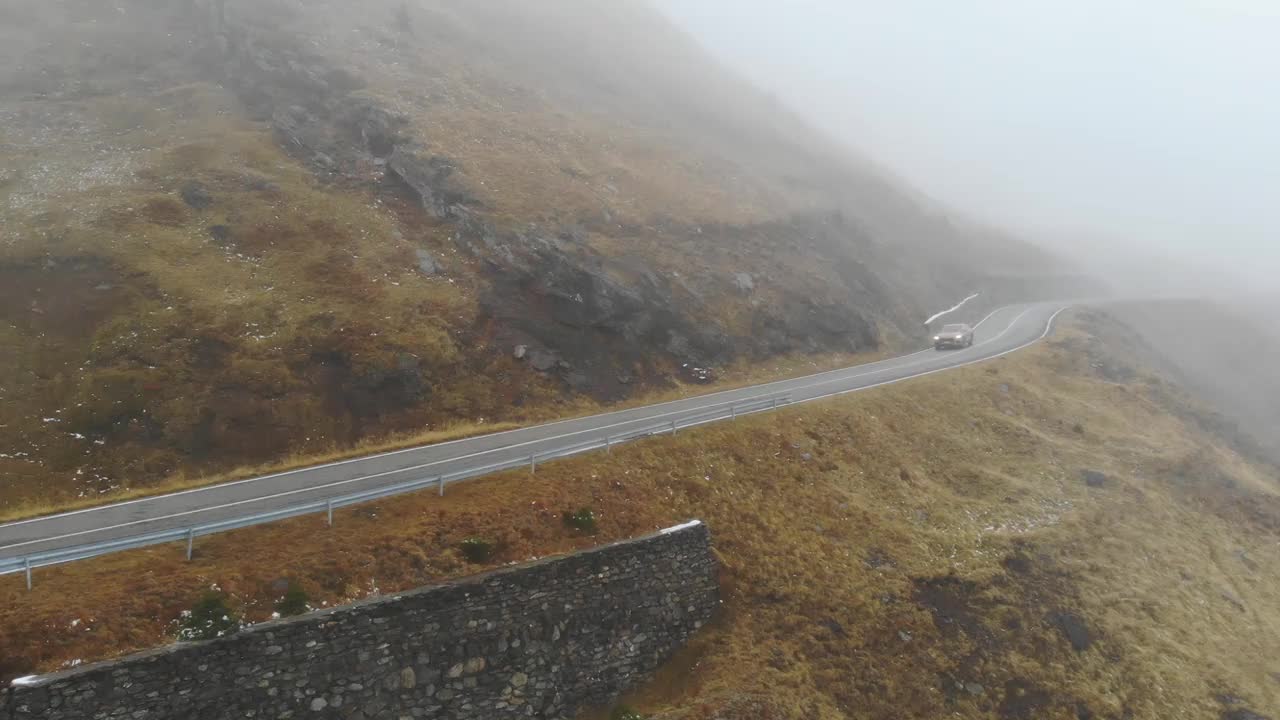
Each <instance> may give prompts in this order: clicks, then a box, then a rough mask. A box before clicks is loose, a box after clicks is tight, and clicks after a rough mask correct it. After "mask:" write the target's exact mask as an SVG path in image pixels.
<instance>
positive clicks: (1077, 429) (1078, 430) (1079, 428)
mask: <svg viewBox="0 0 1280 720" xmlns="http://www.w3.org/2000/svg"><path fill="white" fill-rule="evenodd" d="M1071 429H1072V430H1073V431H1074V432H1075V434H1077V435H1083V434H1084V425H1081V424H1080V423H1076V424H1075V425H1072V426H1071Z"/></svg>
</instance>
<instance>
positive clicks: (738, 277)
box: [733, 272, 756, 294]
mask: <svg viewBox="0 0 1280 720" xmlns="http://www.w3.org/2000/svg"><path fill="white" fill-rule="evenodd" d="M733 286H734V287H736V288H737V289H738V292H740V293H743V294H749V293H750V292H751V291H752V290H755V289H756V281H755V278H753V277H751V274H750V273H741V272H740V273H737V274H735V275H734V276H733Z"/></svg>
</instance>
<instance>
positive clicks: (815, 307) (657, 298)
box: [207, 8, 896, 399]
mask: <svg viewBox="0 0 1280 720" xmlns="http://www.w3.org/2000/svg"><path fill="white" fill-rule="evenodd" d="M243 12H244V9H243V8H241V9H239V10H235V11H233V9H231V8H228V9H227V10H226V11H225V12H221V11H218V12H214V14H215V15H217V16H218V18H219V19H218V20H217V22H211V23H210V25H211V26H216V27H217V28H218V30H217V31H216V32H213V33H212V36H213V38H214V40H212V41H210V42H209V43H207V44H208V46H209V48H210V52H215V53H217V58H218V60H217V63H216V65H217V66H218V67H219V68H221V71H220V72H221V75H222V77H223V79H224V82H225V83H226V84H227V85H228V86H230V87H232V88H234V89H235V90H236V92H237V93H238V94H239V95H240V97H241V98H242V99H243V100H244V102H245V103H246V105H248V106H249V107H250V108H251V109H252V110H253V111H254V112H255V113H256V114H258V115H259V116H261V117H262V118H264V119H267V120H269V121H270V122H271V124H272V126H273V127H274V128H275V130H276V132H277V133H278V135H279V137H280V141H281V143H282V144H283V145H284V146H285V147H286V148H288V149H289V151H290V152H291V153H293V154H294V155H296V156H297V157H299V158H300V159H302V160H303V161H305V162H306V163H307V164H308V165H310V166H311V167H312V168H313V169H314V170H315V171H316V173H317V174H318V175H319V176H320V177H322V178H325V179H327V180H329V181H333V182H342V183H357V184H364V185H366V186H368V187H372V188H378V189H382V190H384V191H386V190H392V191H398V192H403V193H407V194H408V195H409V196H411V197H412V198H413V200H414V201H415V202H416V203H417V204H418V205H420V206H421V208H422V210H423V211H424V213H425V214H426V215H428V216H429V217H430V218H431V219H432V221H434V222H444V223H449V224H451V225H453V226H454V227H455V228H456V230H455V233H454V239H455V241H456V243H457V245H458V247H459V248H460V249H461V250H463V251H464V252H465V253H466V254H467V255H468V256H470V257H471V258H473V259H475V260H477V261H479V263H480V266H481V267H482V268H484V270H485V271H486V274H487V276H488V277H487V281H488V283H487V287H486V288H484V289H483V290H482V294H481V303H480V304H481V308H482V317H480V318H479V319H478V320H477V327H478V328H480V330H478V332H483V333H485V334H487V335H489V336H491V337H488V338H486V340H489V339H492V340H495V341H497V345H498V346H499V347H514V346H516V345H525V346H527V348H528V352H527V354H526V355H524V356H522V357H525V358H526V359H527V362H529V363H530V365H532V366H533V367H534V369H536V370H538V371H540V372H544V373H552V374H556V375H558V376H559V377H561V378H562V379H563V380H564V381H565V383H566V384H567V385H568V386H569V387H572V388H573V389H575V390H578V391H582V392H587V393H590V394H592V395H594V396H596V397H598V398H601V399H614V398H618V397H621V396H623V395H625V394H626V393H628V392H629V391H630V386H631V385H632V384H633V383H635V382H637V381H639V382H644V381H646V380H657V381H659V382H661V381H662V379H663V378H665V377H668V376H669V375H670V373H671V372H672V370H673V368H674V369H675V372H677V373H680V374H682V375H683V376H684V379H686V380H689V381H695V382H703V381H706V380H709V379H710V378H711V377H713V375H712V373H711V372H710V371H709V370H708V368H712V367H714V366H718V365H722V364H724V363H727V362H729V361H731V360H733V359H735V358H741V357H748V358H763V357H767V356H771V355H776V354H779V353H788V352H795V351H809V352H817V351H832V350H835V351H860V350H868V349H874V348H876V347H877V346H878V345H879V343H880V332H879V328H878V322H882V321H884V320H885V319H887V318H889V317H890V315H891V314H892V311H891V310H890V308H888V307H887V306H886V304H887V298H888V297H889V294H890V293H889V289H888V287H887V286H886V285H885V284H884V283H883V282H881V281H880V280H879V279H878V278H877V277H876V276H875V275H874V274H873V273H872V272H870V271H869V270H868V269H867V268H866V267H865V266H863V265H862V264H861V263H858V262H856V261H854V260H852V258H853V257H854V256H855V255H856V254H857V252H864V253H865V252H867V251H869V249H870V244H869V243H868V242H867V240H866V238H864V237H862V236H861V234H860V232H859V231H858V229H857V228H856V227H853V226H852V225H850V224H849V223H847V222H846V221H844V219H843V218H841V217H839V216H822V215H813V216H800V217H795V218H790V219H787V220H780V221H777V222H774V223H770V224H767V225H761V226H748V227H731V226H719V227H694V226H689V225H684V224H681V223H679V222H677V221H674V220H670V219H664V218H661V217H658V218H655V220H654V222H653V223H652V225H650V226H646V227H643V228H642V227H627V226H622V225H608V224H607V223H606V224H605V225H603V226H599V227H596V226H594V225H592V226H589V227H565V228H549V229H543V228H538V227H534V226H529V227H527V228H524V229H522V230H520V231H515V230H510V229H503V228H499V227H497V226H495V225H494V224H493V223H492V222H490V221H489V219H488V218H487V217H486V215H485V208H484V207H483V204H482V203H481V202H480V201H479V200H478V199H477V198H476V197H475V196H474V195H473V194H472V193H470V192H469V191H468V189H467V187H466V186H465V185H464V184H463V183H462V182H461V181H460V180H459V176H460V172H459V168H458V166H457V163H456V162H455V161H454V160H453V159H451V158H449V157H448V156H446V155H444V154H441V153H440V152H439V151H438V150H436V149H433V148H431V147H429V145H428V144H426V143H428V142H429V140H430V139H429V138H421V137H418V136H415V135H413V134H412V133H410V132H409V131H408V129H407V128H408V125H409V123H408V120H407V119H406V118H405V117H402V116H400V115H398V114H397V113H395V112H393V111H391V110H389V109H388V108H387V107H386V106H385V105H383V104H382V103H381V102H380V101H378V100H376V99H375V98H373V97H371V96H369V95H368V94H367V93H365V92H364V91H363V85H364V83H362V82H361V80H360V79H359V78H358V77H356V76H354V75H352V74H351V73H349V72H347V71H346V70H345V69H343V68H340V67H334V66H333V65H331V64H330V62H329V61H328V60H327V59H326V58H325V57H324V56H322V55H320V54H318V53H317V52H316V51H314V50H313V49H311V48H309V47H301V46H295V45H292V44H290V41H289V40H288V39H287V38H283V39H282V38H279V37H275V36H273V35H270V34H269V33H265V32H264V31H263V30H261V29H260V28H257V27H255V25H254V24H253V23H252V22H249V21H247V20H246V18H244V17H241V13H243ZM592 232H594V233H604V234H611V235H613V236H618V235H622V236H627V235H632V234H634V235H637V236H652V235H653V234H655V233H656V234H658V235H659V236H662V237H665V238H668V239H670V240H671V241H673V242H674V243H676V244H679V245H685V246H697V245H698V244H703V243H705V244H706V246H707V247H708V250H709V251H711V252H721V253H724V252H727V253H729V254H730V255H732V253H733V251H732V249H731V248H734V247H737V246H740V245H743V244H748V245H749V244H761V243H775V244H777V245H778V246H780V247H794V248H795V250H796V252H799V253H804V252H813V250H814V248H815V247H819V248H821V250H822V252H823V253H824V254H829V255H830V257H831V258H832V262H831V263H830V264H829V271H830V272H831V274H832V282H831V284H830V285H829V286H827V287H821V288H820V289H818V290H809V289H807V288H806V287H805V284H803V283H800V282H796V281H795V280H794V278H789V277H787V273H788V272H789V270H788V269H787V268H775V269H774V270H775V272H773V273H772V274H761V273H757V272H746V271H743V270H739V271H734V272H721V271H716V270H713V269H712V268H711V267H697V266H693V267H689V268H688V270H687V272H680V273H678V274H677V273H672V272H661V271H659V270H658V269H657V268H656V266H655V265H653V264H652V259H651V258H646V257H641V256H636V255H632V256H627V257H616V256H609V257H605V256H603V255H601V254H600V253H599V252H597V251H595V250H594V249H593V246H592V245H591V244H590V243H589V242H587V241H586V238H587V236H588V233H592ZM726 249H727V250H726ZM855 251H856V252H855ZM424 252H425V251H424ZM842 258H843V259H842ZM418 259H419V266H420V268H421V270H422V272H423V274H426V275H433V274H435V273H436V272H438V269H439V268H438V265H437V264H436V263H435V261H434V258H433V257H431V256H430V255H429V254H428V255H427V256H426V258H425V259H424V256H423V255H422V254H421V253H420V254H419V255H418ZM724 259H725V260H726V261H730V260H729V259H728V258H724ZM762 282H767V283H768V287H769V289H770V297H767V298H766V297H764V296H763V295H762V293H761V291H760V290H759V286H760V284H761V283H762ZM726 298H727V299H730V301H731V302H733V303H738V304H743V305H746V306H747V308H748V309H747V312H746V313H745V316H744V317H745V322H744V317H737V318H735V320H734V323H733V324H730V323H729V322H727V318H725V317H721V314H720V311H721V310H722V306H721V305H717V304H716V303H717V302H720V301H721V300H722V299H726ZM735 314H739V313H737V311H735ZM890 321H891V322H893V321H896V320H893V319H891V320H890ZM377 380H378V382H377V383H374V384H375V385H377V386H378V387H381V386H382V380H383V379H381V378H379V379H377ZM624 380H625V382H624ZM391 384H392V385H394V386H395V387H396V388H400V387H401V384H399V383H398V381H392V382H391ZM411 385H413V383H408V384H407V385H405V388H406V389H404V392H401V391H400V390H396V391H395V392H394V393H392V394H393V395H395V396H396V397H401V396H405V397H412V396H414V394H415V392H416V390H415V389H414V388H413V387H409V386H411ZM362 392H364V391H362ZM364 394H368V393H367V392H365V393H364ZM375 394H382V391H381V390H377V391H376V392H375Z"/></svg>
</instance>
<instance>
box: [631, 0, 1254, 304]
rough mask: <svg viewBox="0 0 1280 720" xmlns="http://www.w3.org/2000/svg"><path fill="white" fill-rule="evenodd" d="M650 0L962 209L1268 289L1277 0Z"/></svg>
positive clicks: (801, 106)
mask: <svg viewBox="0 0 1280 720" xmlns="http://www.w3.org/2000/svg"><path fill="white" fill-rule="evenodd" d="M655 1H656V2H658V4H659V5H660V6H661V7H662V8H663V9H664V10H666V11H667V12H668V13H669V14H670V15H671V16H672V17H673V18H674V19H676V20H677V22H679V23H680V24H681V25H683V26H684V27H685V28H686V29H688V30H689V31H691V32H692V33H693V34H694V35H696V36H697V37H698V38H699V39H700V40H702V42H703V44H704V45H706V46H707V48H708V49H709V50H711V51H712V52H713V53H714V54H716V55H717V56H718V57H720V58H721V59H722V60H724V61H725V62H726V63H727V64H729V65H730V66H732V67H734V68H736V69H738V70H739V71H740V72H743V73H744V74H747V75H748V76H749V77H751V78H752V79H753V80H755V82H756V83H757V84H758V85H760V86H762V87H764V88H765V89H767V90H769V91H772V92H774V93H775V94H776V95H778V96H779V97H780V98H781V99H783V100H784V101H786V102H787V103H788V104H790V105H791V106H792V107H793V108H795V109H796V110H798V111H799V112H800V113H801V114H803V115H805V116H806V117H808V118H809V119H810V120H811V121H812V122H814V123H815V124H817V125H818V126H820V127H821V128H823V129H825V130H827V131H828V132H830V133H831V134H833V135H836V136H838V137H839V138H841V139H842V140H844V141H846V142H847V143H849V144H851V145H852V146H854V147H855V148H857V149H858V150H859V151H861V152H862V153H863V154H866V155H870V156H872V157H874V158H875V159H876V160H878V161H879V162H881V163H882V164H884V165H887V166H889V167H891V168H893V169H894V170H896V171H897V172H898V173H899V174H901V175H902V176H904V177H906V178H907V179H909V180H910V181H912V182H913V183H915V184H916V185H917V186H918V187H919V188H920V189H921V190H923V191H925V192H926V193H929V194H931V195H933V196H934V197H936V198H938V199H940V200H942V201H944V202H945V203H947V204H949V205H951V206H954V207H956V208H958V209H961V210H964V211H967V212H969V213H971V214H974V215H977V216H979V217H981V218H984V219H988V220H991V221H995V222H997V223H999V224H1002V225H1004V226H1006V227H1009V228H1010V229H1013V230H1018V231H1021V232H1023V233H1024V234H1026V235H1035V236H1039V237H1041V238H1054V239H1056V241H1058V242H1062V239H1063V238H1077V237H1086V236H1087V237H1090V238H1092V239H1093V241H1094V242H1097V241H1098V240H1102V241H1104V247H1105V242H1110V241H1113V240H1117V239H1120V240H1125V241H1127V242H1128V243H1131V244H1133V245H1135V246H1138V247H1147V246H1154V247H1159V248H1161V249H1166V250H1167V251H1168V252H1169V253H1170V254H1175V255H1179V256H1182V257H1183V258H1191V259H1193V260H1195V261H1197V262H1199V261H1202V260H1209V261H1213V262H1223V263H1230V264H1231V265H1232V266H1233V267H1234V268H1236V269H1238V270H1239V271H1240V272H1242V273H1245V274H1247V275H1248V276H1249V277H1250V278H1251V279H1252V280H1253V281H1255V282H1256V283H1258V284H1261V285H1270V286H1272V287H1275V286H1276V285H1277V283H1276V282H1275V281H1272V280H1270V278H1275V277H1280V247H1278V246H1280V0H1110V1H1107V2H1104V1H1103V0H1071V1H1068V0H1061V1H1056V2H1047V1H1043V0H965V1H964V2H956V1H955V0H936V1H934V2H926V1H925V0H892V1H891V2H884V1H883V0H875V1H871V0H865V1H864V0H791V1H790V2H788V3H785V4H784V3H779V2H777V1H776V0H655ZM784 5H785V9H784V10H780V9H779V8H780V7H783V6H784Z"/></svg>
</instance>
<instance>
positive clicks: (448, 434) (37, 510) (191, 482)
mask: <svg viewBox="0 0 1280 720" xmlns="http://www.w3.org/2000/svg"><path fill="white" fill-rule="evenodd" d="M517 427H519V426H518V425H516V424H515V423H492V424H488V425H486V424H475V423H468V424H465V425H464V424H456V425H451V426H449V427H447V428H445V429H443V430H433V431H431V432H424V433H416V434H408V433H404V434H397V435H393V436H391V437H386V438H377V439H370V440H364V441H361V442H358V443H356V444H355V445H352V446H350V447H344V448H335V449H333V450H331V451H329V452H328V453H316V454H311V453H308V454H306V455H292V456H288V457H285V458H283V459H281V460H276V461H272V462H269V463H263V464H261V465H252V466H246V467H240V468H236V469H234V470H228V471H226V472H221V473H215V474H210V475H199V476H196V477H187V476H186V475H185V474H182V473H177V474H175V475H172V476H170V477H168V478H166V479H165V480H163V481H161V482H158V483H156V484H154V485H147V486H146V487H135V488H129V489H126V490H120V491H117V492H114V493H111V494H110V495H109V496H106V497H104V496H97V497H86V498H77V499H75V500H70V501H67V502H61V503H51V502H44V503H42V502H39V501H34V502H30V503H26V504H23V505H20V506H18V507H15V508H10V509H7V510H5V511H2V512H0V522H9V521H13V520H23V519H26V518H32V517H39V516H41V515H51V514H54V513H60V512H68V511H71V510H83V509H85V508H91V507H98V506H100V505H106V504H109V503H116V502H124V501H126V500H136V499H138V498H144V497H154V496H156V495H164V494H166V493H171V492H178V491H180V490H191V489H193V488H201V487H209V486H211V485H219V484H222V483H226V482H233V481H236V480H243V479H245V478H253V477H261V476H263V475H270V474H273V473H279V472H285V471H287V470H296V469H298V468H303V467H308V466H311V465H322V464H324V463H329V462H335V461H338V460H346V459H349V458H353V457H365V456H367V455H376V454H378V453H384V452H391V451H393V450H401V449H403V448H407V447H418V446H421V445H434V444H437V443H443V442H449V441H452V440H462V439H465V438H469V437H475V436H477V435H486V434H488V433H495V432H502V431H504V430H513V429H515V428H517Z"/></svg>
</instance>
